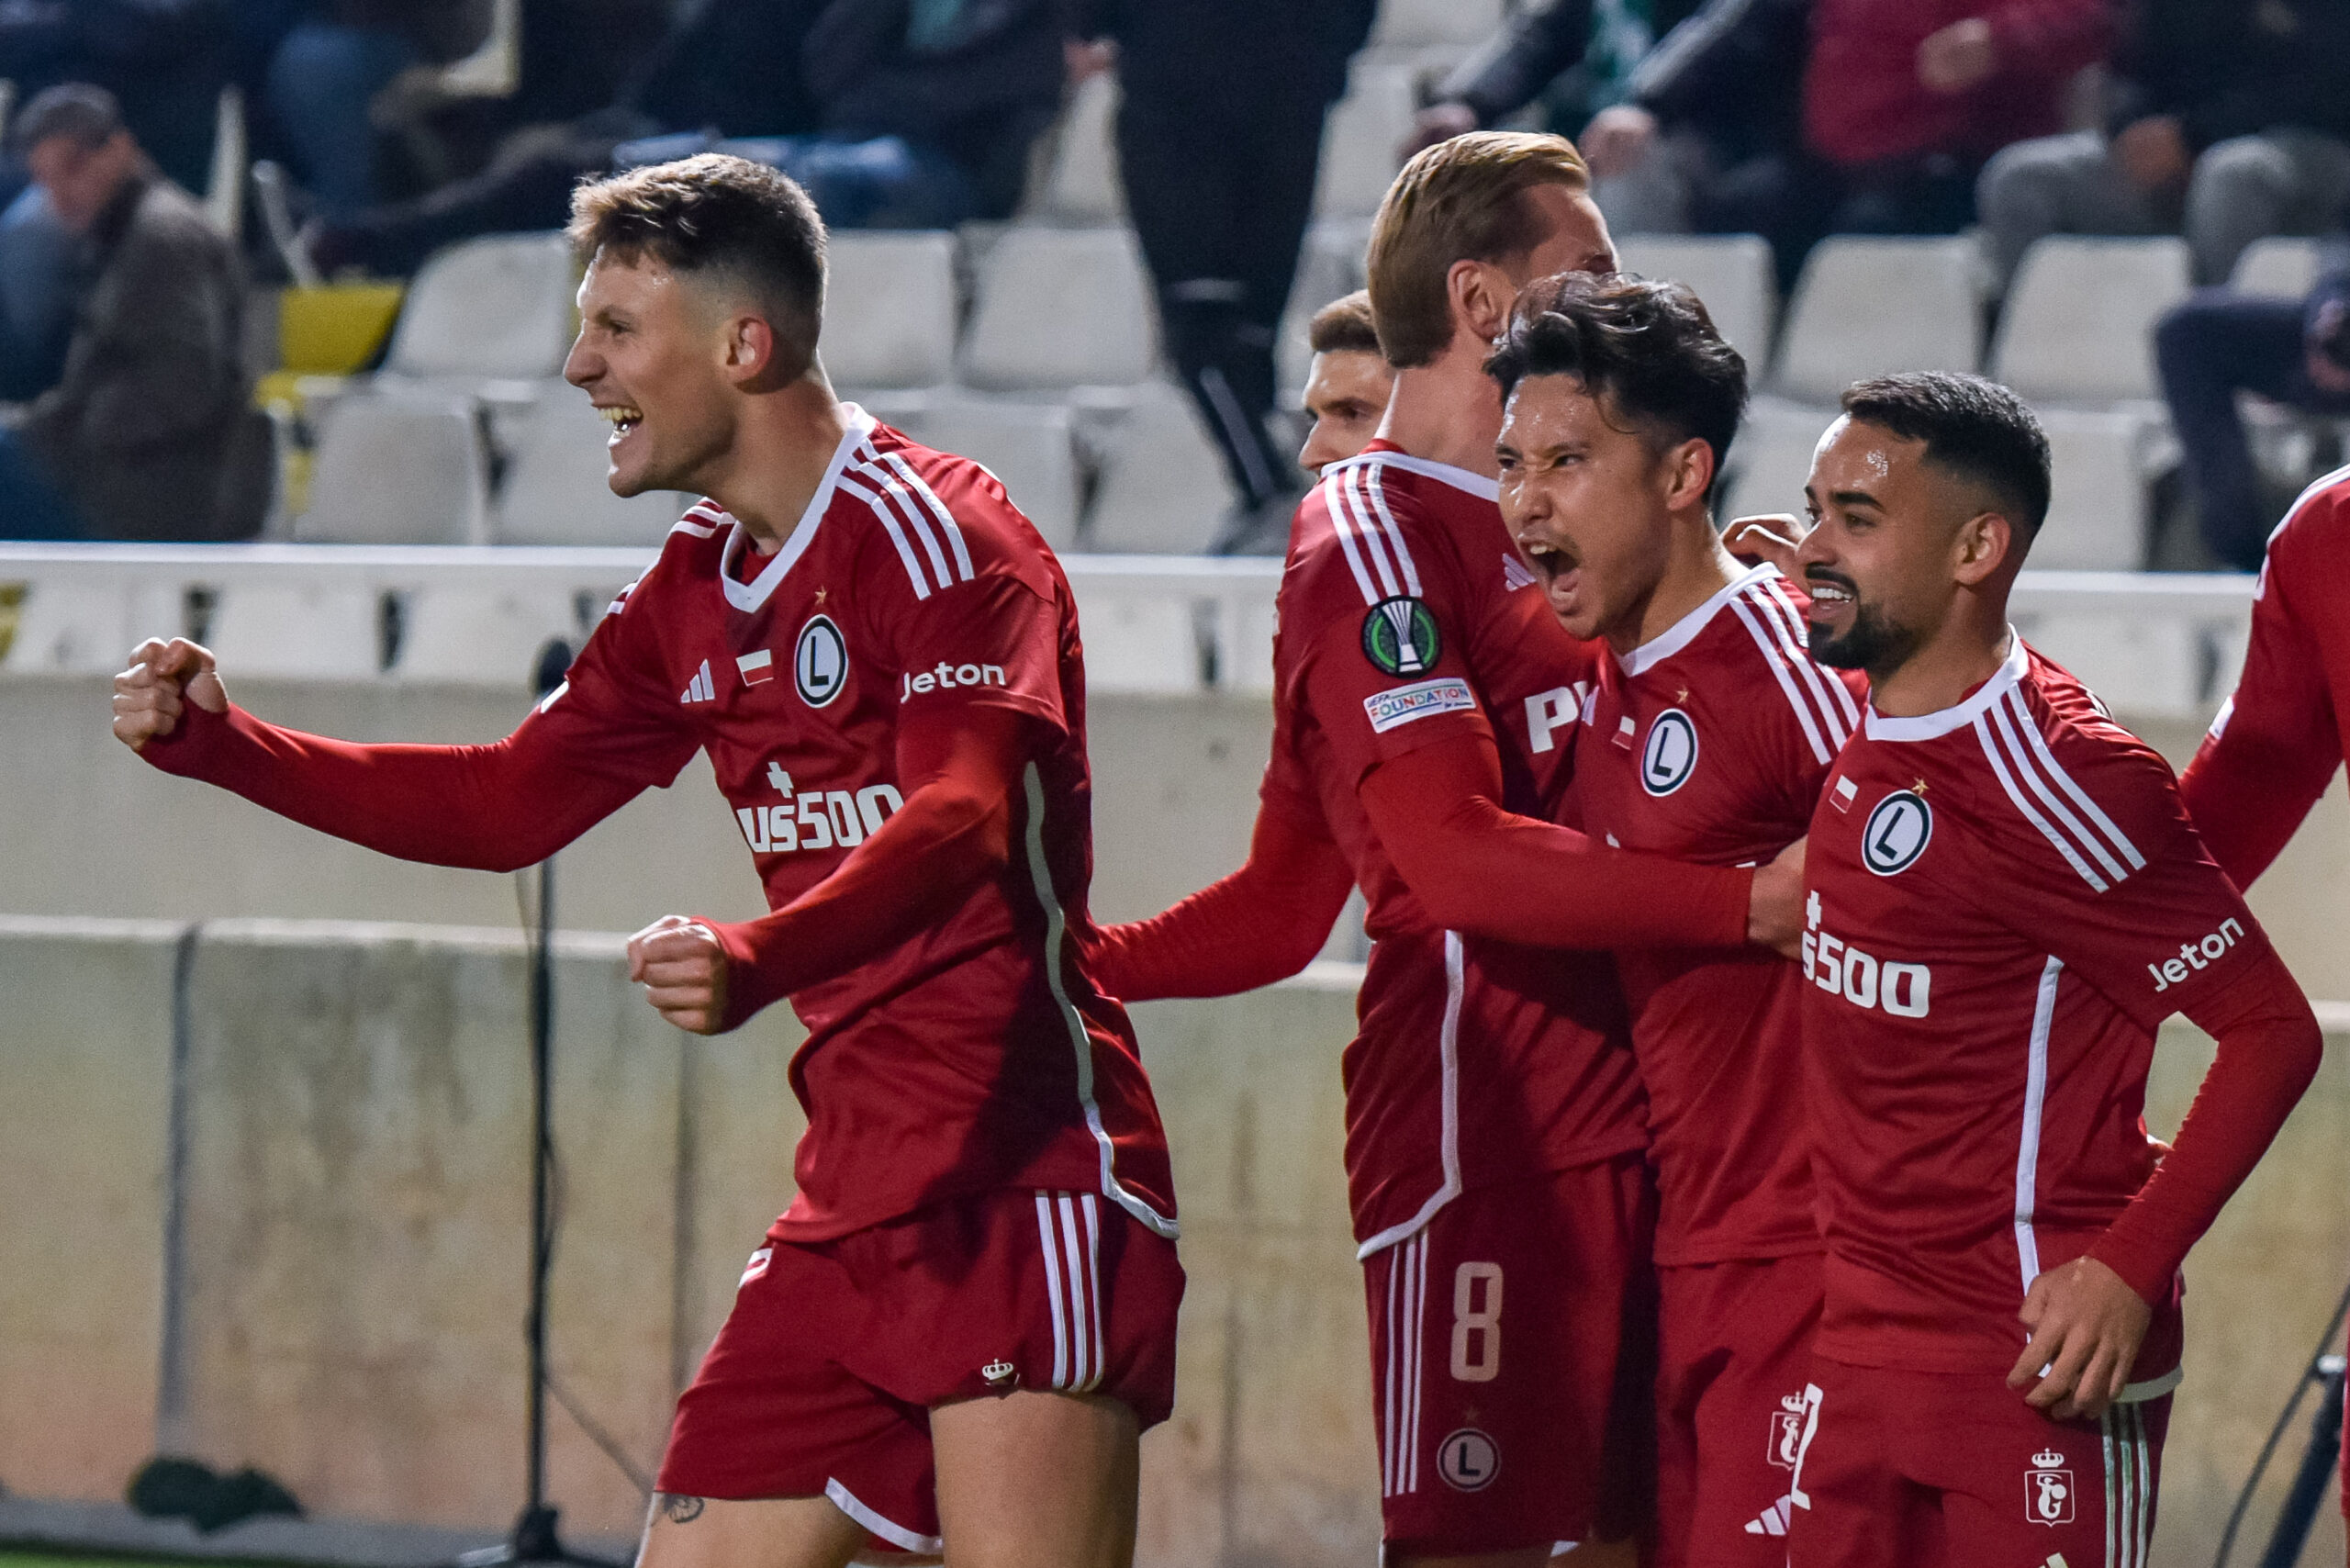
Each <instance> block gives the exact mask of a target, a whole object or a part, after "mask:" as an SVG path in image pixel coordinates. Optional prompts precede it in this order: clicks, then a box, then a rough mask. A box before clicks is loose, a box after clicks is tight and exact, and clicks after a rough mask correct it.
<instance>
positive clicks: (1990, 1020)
mask: <svg viewBox="0 0 2350 1568" xmlns="http://www.w3.org/2000/svg"><path fill="white" fill-rule="evenodd" d="M1843 407H1844V416H1843V418H1842V419H1841V420H1838V422H1837V423H1836V424H1835V425H1834V426H1833V427H1831V428H1830V431H1829V433H1828V435H1827V436H1826V437H1825V438H1823V440H1822V442H1821V445H1820V449H1819V452H1818V456H1817V457H1816V458H1815V459H1814V461H1813V464H1812V470H1811V481H1810V484H1809V486H1808V487H1807V502H1808V504H1809V507H1810V510H1812V512H1813V514H1814V517H1815V519H1816V522H1815V526H1814V527H1813V528H1812V530H1811V532H1809V533H1808V535H1807V536H1806V538H1805V540H1804V542H1803V544H1802V547H1801V551H1800V554H1799V557H1798V558H1799V561H1800V565H1801V567H1802V570H1803V573H1804V578H1805V582H1806V584H1807V587H1808V588H1809V589H1810V592H1811V600H1812V602H1811V610H1810V617H1809V635H1810V644H1811V649H1812V652H1813V655H1814V656H1816V657H1817V658H1818V659H1819V660H1821V661H1822V662H1823V663H1827V664H1830V665H1834V666H1839V667H1844V668H1853V669H1861V670H1865V671H1866V672H1867V674H1868V677H1869V682H1870V689H1871V701H1870V706H1869V709H1868V711H1867V713H1866V715H1865V717H1864V720H1863V725H1862V729H1861V733H1860V734H1857V735H1855V736H1854V737H1853V739H1852V742H1851V743H1850V744H1849V745H1847V746H1846V747H1845V749H1844V752H1843V755H1842V756H1841V757H1840V758H1839V759H1838V761H1837V764H1836V767H1835V768H1834V769H1833V771H1832V772H1831V773H1830V778H1829V783H1828V788H1827V790H1826V791H1825V792H1824V793H1823V794H1822V796H1821V798H1820V804H1819V807H1818V811H1817V812H1816V813H1815V814H1814V816H1813V818H1812V827H1811V836H1810V841H1809V851H1808V857H1807V868H1806V870H1807V880H1808V884H1809V896H1808V901H1807V911H1806V916H1807V927H1808V929H1807V934H1806V936H1805V940H1804V963H1803V972H1804V976H1805V978H1806V979H1807V980H1808V981H1809V982H1810V983H1809V984H1808V985H1807V987H1806V988H1805V990H1804V993H1803V994H1804V1036H1805V1050H1806V1055H1807V1080H1806V1092H1807V1108H1808V1110H1809V1113H1810V1116H1811V1120H1812V1125H1813V1128H1814V1144H1813V1147H1814V1161H1813V1170H1814V1173H1815V1177H1816V1179H1817V1180H1818V1183H1819V1186H1820V1196H1821V1207H1822V1215H1823V1220H1824V1224H1825V1228H1826V1235H1827V1243H1828V1253H1827V1260H1826V1264H1825V1284H1826V1290H1825V1304H1824V1306H1823V1309H1822V1315H1821V1322H1820V1328H1819V1333H1818V1341H1817V1343H1818V1359H1817V1361H1816V1368H1817V1370H1816V1372H1815V1375H1814V1379H1813V1382H1812V1384H1811V1386H1809V1387H1808V1388H1807V1390H1806V1395H1807V1402H1808V1407H1807V1411H1806V1429H1805V1432H1804V1434H1803V1446H1802V1452H1801V1455H1800V1458H1799V1460H1798V1462H1797V1466H1796V1477H1795V1482H1794V1486H1793V1488H1792V1491H1791V1498H1792V1501H1793V1504H1794V1519H1793V1524H1792V1529H1791V1532H1790V1534H1791V1539H1790V1541H1789V1548H1790V1557H1789V1560H1790V1562H1792V1563H1793V1564H1795V1565H1796V1568H1858V1565H1860V1564H1863V1563H1866V1564H1878V1563H1883V1562H1904V1563H1920V1564H1936V1563H1949V1564H1960V1563H1966V1564H1972V1563H1980V1562H2017V1563H2024V1562H2041V1561H2042V1560H2046V1561H2051V1562H2053V1561H2056V1560H2058V1559H2060V1558H2061V1559H2062V1560H2063V1561H2064V1562H2068V1563H2070V1564H2072V1565H2073V1568H2089V1565H2092V1564H2104V1565H2106V1568H2124V1565H2127V1568H2137V1565H2139V1564H2142V1563H2143V1562H2145V1561H2146V1552H2147V1550H2148V1543H2149V1541H2150V1540H2152V1535H2153V1528H2154V1496H2155V1493H2156V1490H2157V1483H2158V1478H2159V1472H2160V1463H2161V1455H2162V1444H2163V1437H2164V1434H2165V1428H2166V1427H2167V1423H2168V1419H2169V1410H2170V1391H2171V1390H2172V1389H2173V1388H2175V1387H2176V1386H2177V1383H2178V1381H2179V1371H2180V1369H2179V1348H2180V1340H2181V1333H2180V1324H2179V1302H2178V1267H2179V1263H2180V1261H2181V1260H2182V1259H2184V1258H2185V1256H2186V1254H2187V1251H2188V1248H2189V1247H2190V1246H2191V1245H2192V1244H2193V1243H2194V1241H2195V1239H2196V1238H2198V1237H2199V1236H2200V1235H2201V1234H2202V1233H2203V1231H2204V1230H2205V1229H2206V1228H2208V1227H2209V1226H2210V1223H2211V1221H2212V1220H2213V1218H2215V1217H2216V1216H2217V1215H2218V1213H2219V1211H2220V1208H2221V1205H2222V1204H2224V1203H2225V1202H2226V1200H2227V1198H2228V1196H2229V1194H2230V1193H2233V1191H2234V1190H2235V1188H2236V1186H2237V1185H2238V1184H2239V1183H2240V1182H2242V1181H2243V1180H2244V1176H2245V1174H2246V1173H2247V1172H2249V1171H2250V1170H2251V1169H2252V1167H2253V1166H2254V1165H2255V1163H2256V1162H2257V1161H2258V1159H2259V1158H2260V1156H2261V1153H2262V1152H2263V1151H2264V1150H2265V1149H2266V1148H2267V1146H2268V1143H2269V1140H2270V1139H2271V1138H2272V1137H2274V1136H2275V1134H2276V1131H2277V1127H2278V1126H2280V1125H2281V1124H2282V1123H2283V1121H2284V1119H2285V1116H2286V1114H2288V1112H2289V1111H2290V1110H2291V1109H2292V1106H2293V1104H2294V1103H2295V1101H2297V1100H2298V1099H2299V1098H2300V1093H2301V1092H2302V1090H2303V1089H2304V1088H2305V1087H2306V1086H2307V1085H2308V1083H2309V1081H2310V1079H2311V1076H2312V1074H2313V1073H2314V1072H2315V1070H2316V1068H2317V1063H2318V1057H2319V1049H2320V1044H2319V1035H2318V1029H2317V1024H2316V1021H2315V1019H2314V1018H2313V1017H2312V1016H2311V1012H2310V1008H2309V1003H2308V1002H2306V1001H2304V1000H2303V998H2302V996H2301V993H2300V990H2299V988H2298V987H2297V986H2296V985H2295V984H2294V983H2293V980H2292V977H2291V975H2290V974H2288V972H2287V971H2286V969H2285V966H2284V964H2283V963H2282V961H2281V960H2279V959H2278V958H2277V956H2276V954H2275V953H2274V951H2272V950H2271V948H2270V947H2269V945H2268V941H2267V938H2266V935H2264V934H2263V933H2262V931H2261V929H2260V927H2259V924H2257V923H2256V922H2255V920H2254V919H2253V917H2252V914H2251V913H2250V912H2249V911H2248V910H2246V909H2245V907H2244V901H2243V900H2242V899H2241V898H2240V897H2239V896H2238V895H2237V893H2236V890H2235V889H2234V888H2233V885H2231V884H2230V882H2229V881H2228V879H2227V878H2226V877H2225V876H2223V875H2222V874H2221V870H2220V868H2219V867H2217V866H2216V865H2214V864H2213V863H2212V861H2211V858H2210V856H2209V855H2208V854H2207V853H2206V852H2205V850H2204V848H2203V845H2202V841H2201V840H2200V839H2199V837H2198V836H2197V834H2196V832H2195V829H2194V827H2193V826H2192V825H2190V823H2189V822H2188V817H2187V814H2186V812H2185V811H2184V810H2183V809H2182V807H2181V803H2180V801H2179V796H2178V791H2177V787H2176V785H2175V784H2174V783H2173V781H2172V778H2171V775H2170V770H2169V768H2168V767H2165V765H2164V763H2163V760H2162V758H2161V757H2160V756H2157V755H2156V754H2155V753H2154V751H2153V750H2152V749H2151V748H2150V747H2148V746H2146V745H2144V744H2143V742H2141V741H2139V740H2138V739H2137V738H2136V737H2135V736H2133V735H2132V734H2129V733H2128V732H2127V731H2125V730H2123V729H2122V728H2121V726H2120V725H2118V724H2116V723H2115V722H2113V721H2112V720H2111V719H2110V718H2109V717H2108V716H2107V714H2106V712H2105V711H2104V709H2103V708H2102V706H2101V705H2100V704H2098V701H2097V700H2096V699H2095V698H2094V697H2093V696H2091V695H2090V694H2089V692H2088V691H2087V690H2086V689H2084V688H2083V687H2082V686H2081V684H2080V683H2079V682H2078V681H2076V680H2075V679H2074V678H2072V677H2071V676H2069V675H2067V674H2065V671H2063V670H2062V669H2060V668H2058V667H2057V666H2054V665H2053V664H2050V663H2049V662H2048V661H2047V660H2045V659H2043V658H2042V657H2041V656H2040V655H2037V654H2035V653H2034V652H2033V651H2032V650H2031V648H2030V647H2028V646H2027V645H2026V644H2024V643H2023V641H2022V640H2021V639H2020V638H2019V637H2018V636H2017V635H2016V634H2015V632H2014V630H2013V629H2012V628H2011V627H2010V626H2009V624H2008V620H2007V606H2008V597H2009V589H2010V588H2012V586H2013V584H2014V581H2015V576H2016V573H2017V571H2018V569H2019V568H2020V566H2021V565H2022V562H2023V556H2024V553H2025V552H2026V550H2028V549H2029V548H2030V545H2031V539H2032V535H2033V534H2034V533H2035V532H2037V531H2038V529H2039V527H2040V523H2041V520H2042V516H2043V515H2044V514H2045V512H2046V510H2047V506H2048V484H2049V478H2048V447H2047V442H2046V441H2045V439H2044V438H2043V437H2042V434H2041V431H2040V429H2039V426H2038V423H2037V422H2036V421H2035V420H2033V418H2032V416H2031V410H2030V409H2026V408H2025V407H2024V406H2023V404H2022V403H2021V402H2020V401H2019V400H2018V399H2017V398H2015V396H2014V395H2013V394H2012V393H2009V392H2008V391H2006V390H2005V389H2004V388H2001V387H1998V386H1993V385H1992V384H1991V383H1989V382H1986V381H1984V380H1981V379H1979V378H1977V377H1974V376H1964V375H1944V374H1929V375H1898V376H1888V377H1886V378H1883V379H1880V380H1875V381H1867V382H1863V383H1860V384H1859V385H1857V386H1853V387H1852V388H1851V389H1850V390H1849V391H1847V392H1846V394H1845V396H1844V399H1843ZM2174 1013H2183V1014H2186V1015H2187V1016H2188V1018H2189V1019H2191V1020H2193V1021H2194V1022H2195V1023H2196V1024H2197V1025H2199V1026H2200V1027H2202V1028H2203V1029H2204V1030H2206V1031H2207V1032H2209V1033H2210V1035H2211V1036H2213V1037H2214V1038H2215V1039H2216V1040H2217V1041H2218V1047H2219V1048H2218V1055H2217V1056H2216V1058H2214V1060H2213V1062H2212V1065H2211V1068H2210V1072H2209V1074H2208V1075H2207V1076H2206V1077H2205V1079H2204V1081H2203V1086H2202V1089H2201V1092H2199V1095H2198V1096H2197V1098H2196V1102H2195V1105H2194V1108H2193V1110H2192V1111H2191V1112H2190V1113H2189V1114H2188V1117H2187V1120H2186V1122H2185V1124H2184V1125H2183V1126H2181V1127H2180V1128H2179V1132H2178V1136H2177V1139H2176V1141H2175V1143H2174V1145H2173V1147H2172V1149H2171V1152H2170V1153H2169V1154H2167V1155H2166V1156H2165V1157H2164V1158H2163V1159H2162V1160H2161V1162H2160V1164H2159V1165H2157V1164H2156V1161H2155V1150H2154V1146H2152V1145H2151V1144H2150V1143H2149V1141H2148V1139H2147V1137H2146V1134H2145V1131H2144V1128H2143V1121H2142V1117H2143V1112H2144V1102H2145V1083H2146V1074H2147V1070H2148V1066H2149V1063H2150V1061H2151V1059H2152V1056H2153V1051H2154V1031H2155V1028H2156V1026H2157V1025H2160V1024H2161V1023H2162V1021H2163V1020H2164V1019H2165V1018H2166V1017H2168V1016H2169V1015H2170V1014H2174Z"/></svg>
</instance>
